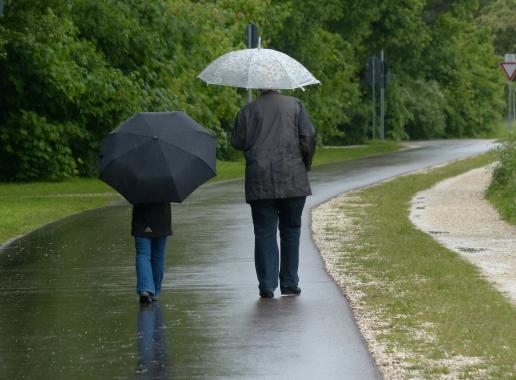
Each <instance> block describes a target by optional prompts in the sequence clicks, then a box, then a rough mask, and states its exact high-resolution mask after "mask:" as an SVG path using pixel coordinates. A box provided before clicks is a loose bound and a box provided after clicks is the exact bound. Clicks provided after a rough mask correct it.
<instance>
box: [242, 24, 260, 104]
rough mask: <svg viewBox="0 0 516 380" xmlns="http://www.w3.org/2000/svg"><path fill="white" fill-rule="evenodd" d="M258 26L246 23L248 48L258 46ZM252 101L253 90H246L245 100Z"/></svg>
mask: <svg viewBox="0 0 516 380" xmlns="http://www.w3.org/2000/svg"><path fill="white" fill-rule="evenodd" d="M258 40H259V38H258V27H257V26H256V25H255V24H247V30H246V33H245V42H246V44H247V48H248V49H254V48H256V47H258ZM252 101H253V90H251V89H248V90H247V102H248V103H251V102H252Z"/></svg>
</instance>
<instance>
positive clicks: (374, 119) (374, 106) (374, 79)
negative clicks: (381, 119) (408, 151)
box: [371, 56, 376, 140]
mask: <svg viewBox="0 0 516 380" xmlns="http://www.w3.org/2000/svg"><path fill="white" fill-rule="evenodd" d="M375 71H376V56H375V57H373V67H372V70H371V72H372V76H371V79H372V80H371V82H372V86H373V140H374V139H375V138H376V75H375Z"/></svg>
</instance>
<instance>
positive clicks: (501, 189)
mask: <svg viewBox="0 0 516 380" xmlns="http://www.w3.org/2000/svg"><path fill="white" fill-rule="evenodd" d="M497 160H498V164H497V165H496V167H495V169H494V172H493V181H492V182H491V184H490V186H489V188H488V189H487V194H486V195H487V199H488V200H489V201H490V202H491V203H492V204H493V205H494V206H495V207H496V208H497V209H498V211H499V213H500V215H502V217H503V218H504V219H505V220H506V221H507V222H509V223H511V224H515V225H516V133H513V134H512V136H507V137H506V138H505V141H504V143H503V145H502V146H501V147H500V148H499V149H498V150H497Z"/></svg>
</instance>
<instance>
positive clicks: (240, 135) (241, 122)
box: [231, 110, 246, 150]
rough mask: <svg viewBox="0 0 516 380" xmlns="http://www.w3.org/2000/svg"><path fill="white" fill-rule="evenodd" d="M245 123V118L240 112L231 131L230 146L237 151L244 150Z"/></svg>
mask: <svg viewBox="0 0 516 380" xmlns="http://www.w3.org/2000/svg"><path fill="white" fill-rule="evenodd" d="M245 126H246V123H245V116H244V112H242V110H241V111H240V112H239V113H238V115H237V116H236V118H235V125H234V126H233V130H232V131H231V145H233V148H235V149H237V150H245V148H246V146H245V140H246V139H245V137H246V128H245Z"/></svg>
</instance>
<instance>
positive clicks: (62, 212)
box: [0, 141, 401, 245]
mask: <svg viewBox="0 0 516 380" xmlns="http://www.w3.org/2000/svg"><path fill="white" fill-rule="evenodd" d="M400 147H401V146H400V144H398V143H395V142H389V141H385V142H377V141H375V142H372V143H371V144H368V145H364V146H359V147H352V148H347V147H339V148H319V149H318V150H317V152H316V155H315V157H314V166H317V165H322V164H325V163H330V162H337V161H346V160H350V159H356V158H360V157H365V156H371V155H376V154H382V153H386V152H390V151H394V150H398V149H400ZM217 170H218V175H217V177H215V178H214V179H213V180H212V181H211V182H218V181H222V180H228V179H233V178H238V177H241V176H243V175H244V171H245V164H244V161H243V160H242V161H237V162H222V161H219V162H217ZM120 199H121V197H120V196H119V195H118V194H116V193H115V192H114V191H113V189H111V188H110V187H109V186H108V185H106V184H105V183H103V182H102V181H100V180H98V179H95V178H75V179H69V180H65V181H62V182H34V183H23V184H13V183H0V215H1V219H0V245H1V244H2V243H5V242H6V241H7V240H8V239H11V238H13V237H16V236H19V235H22V234H25V233H27V232H29V231H31V230H33V229H35V228H37V227H40V226H42V225H44V224H46V223H49V222H51V221H55V220H58V219H60V218H63V217H65V216H67V215H70V214H74V213H77V212H81V211H85V210H88V209H93V208H97V207H103V206H107V205H109V204H111V203H113V202H115V201H117V200H120Z"/></svg>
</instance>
